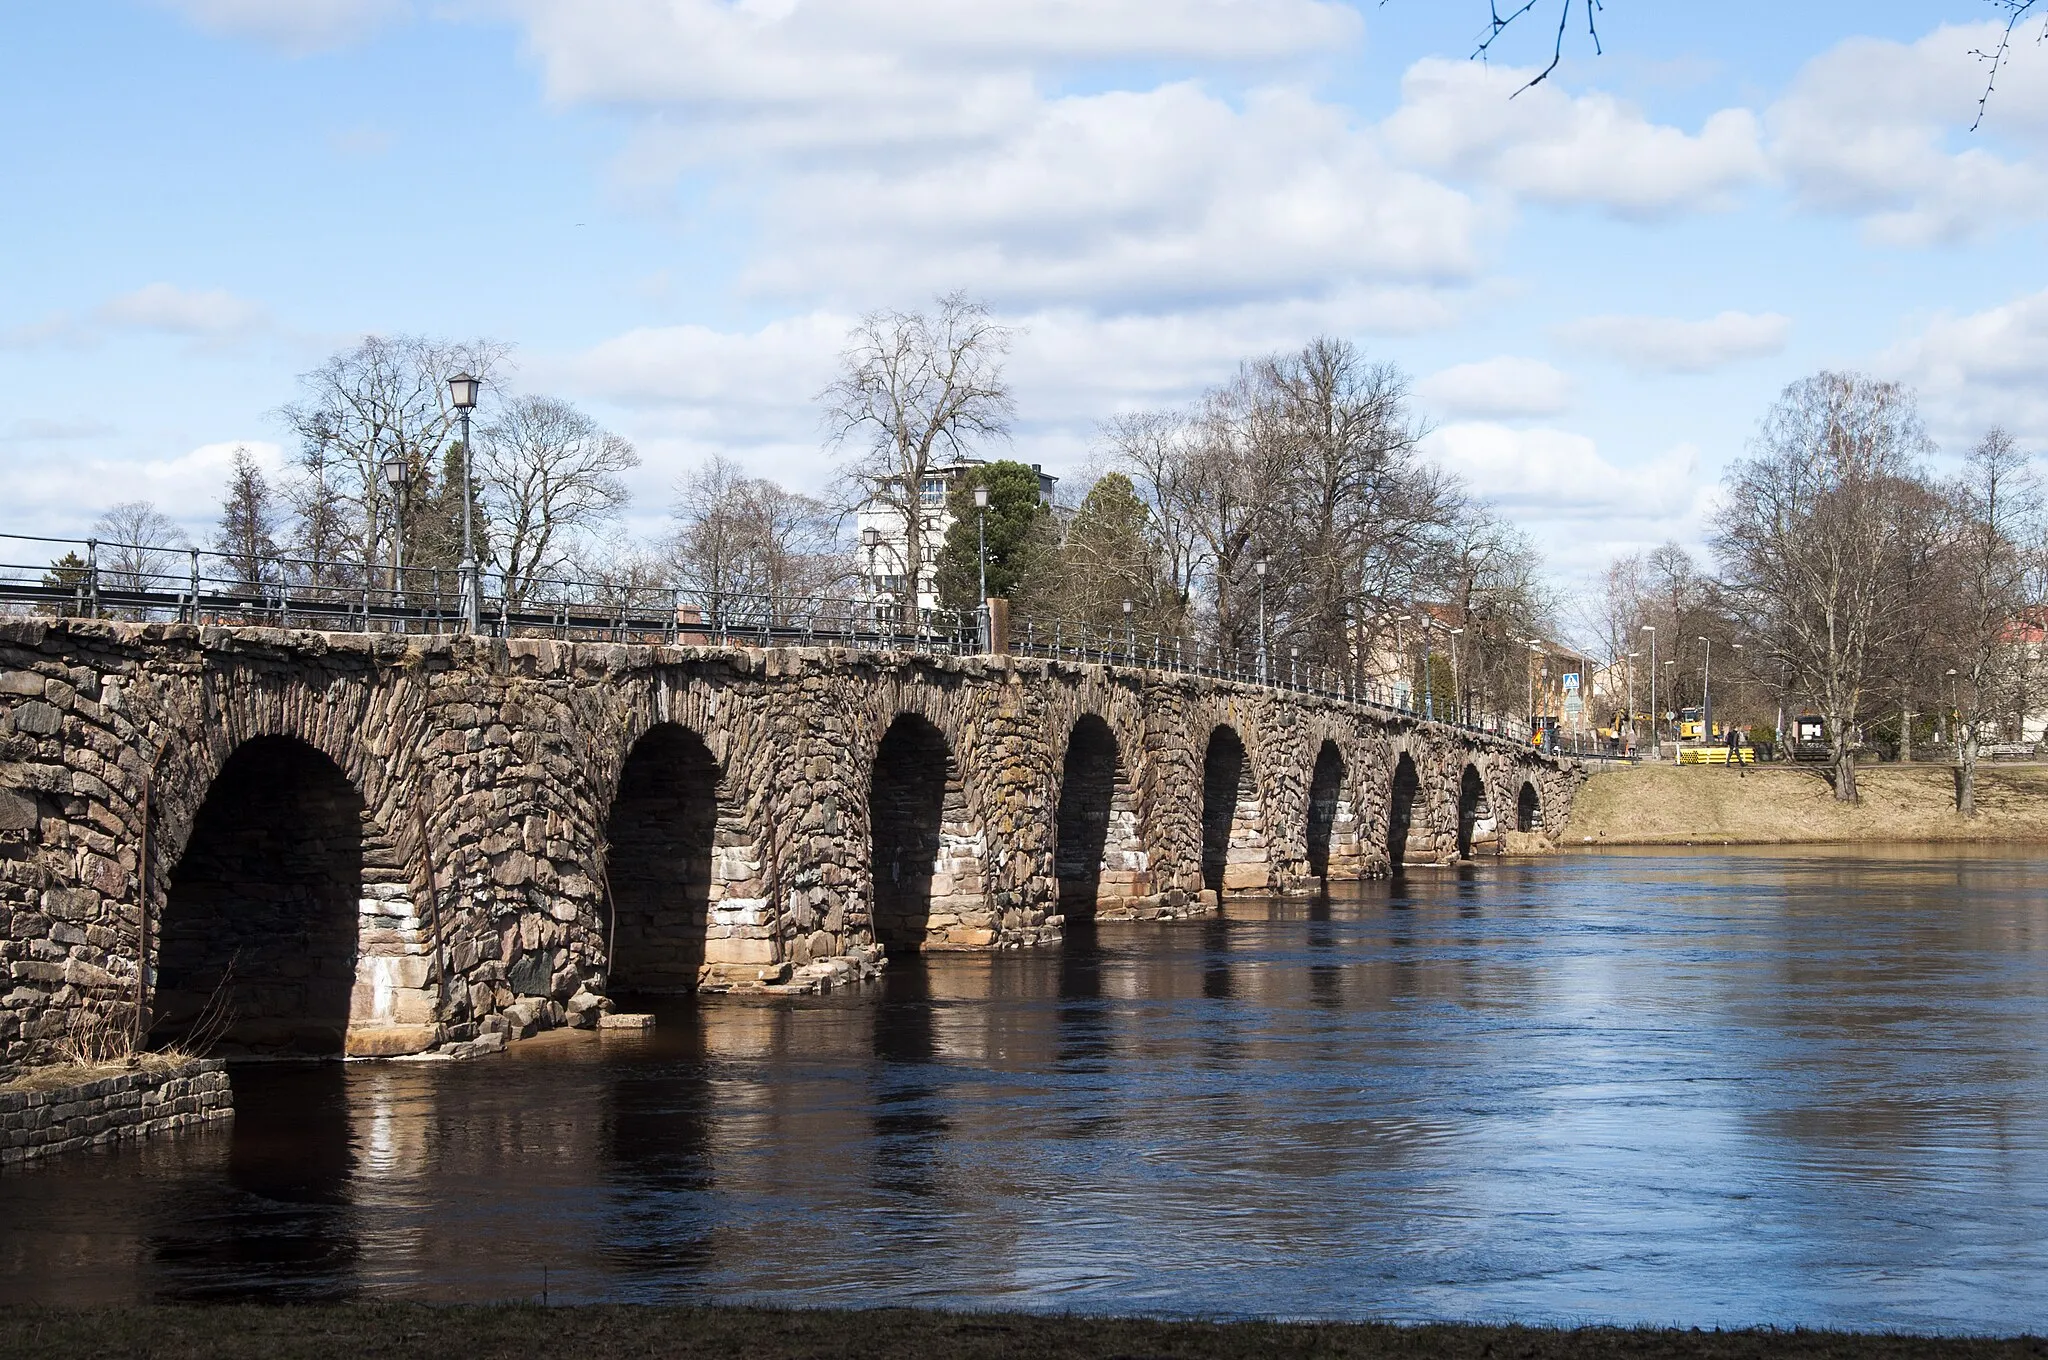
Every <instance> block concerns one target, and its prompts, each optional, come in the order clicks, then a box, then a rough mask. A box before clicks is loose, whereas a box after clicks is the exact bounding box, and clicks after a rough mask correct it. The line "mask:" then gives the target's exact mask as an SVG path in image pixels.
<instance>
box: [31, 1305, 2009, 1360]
mask: <svg viewBox="0 0 2048 1360" xmlns="http://www.w3.org/2000/svg"><path fill="white" fill-rule="evenodd" d="M854 1354H857V1355H881V1356H889V1357H892V1360H893V1358H894V1357H911V1358H913V1360H915V1358H921V1357H926V1356H929V1357H933V1360H940V1358H941V1357H945V1358H946V1360H954V1358H957V1360H1023V1358H1024V1357H1040V1356H1044V1357H1051V1356H1103V1357H1110V1356H1125V1357H1132V1356H1173V1357H1178V1358H1181V1360H1211V1358H1212V1357H1213V1360H1239V1358H1240V1357H1242V1358H1243V1360H1274V1358H1275V1357H1278V1356H1331V1357H1338V1356H1343V1357H1357V1358H1358V1360H1364V1358H1365V1357H1378V1356H1386V1357H1403V1360H1435V1358H1436V1357H1446V1358H1455V1360H1466V1357H1470V1358H1471V1360H1479V1357H1500V1356H1516V1357H1523V1360H1553V1357H1555V1360H1567V1357H1571V1358H1572V1360H1601V1358H1602V1357H1610V1356H1611V1357H1631V1358H1633V1357H1652V1356H1677V1357H1694V1356H1698V1357H1713V1358H1714V1360H1747V1357H1752V1356H1755V1357H1764V1356H1770V1357H1797V1358H1798V1360H1835V1357H1849V1356H1858V1357H1875V1360H1889V1358H1890V1357H1894V1356H1897V1357H1905V1356H1941V1357H1948V1356H1954V1357H1958V1360H1963V1358H1968V1360H1976V1358H1977V1357H1994V1356H1995V1357H1999V1358H2000V1360H2005V1357H2014V1358H2015V1360H2016V1358H2017V1357H2021V1356H2027V1357H2043V1356H2048V1341H2043V1340H2041V1339H2039V1338H2021V1339H2013V1340H1995V1339H1990V1338H1974V1337H1956V1338H1947V1339H1939V1340H1934V1339H1928V1338H1921V1337H1907V1336H1887V1335H1876V1334H1852V1333H1847V1332H1808V1331H1739V1332H1700V1331H1686V1332H1681V1331H1658V1330H1652V1329H1649V1328H1641V1329H1629V1328H1615V1327H1589V1328H1581V1329H1578V1330H1574V1331H1563V1330H1549V1329H1543V1328H1534V1327H1481V1326H1466V1325H1437V1326H1426V1327H1396V1326H1391V1325H1385V1324H1371V1323H1366V1324H1356V1323H1323V1324H1315V1323H1278V1322H1238V1323H1207V1322H1149V1321H1142V1320H1137V1319H1126V1318H1082V1317H1038V1316H1025V1315H1021V1314H1014V1313H933V1312H921V1311H913V1310H910V1309H900V1308H898V1309H882V1310H875V1311H872V1312H853V1311H847V1310H841V1309H822V1308H819V1309H794V1310H771V1309H749V1308H673V1307H662V1306H654V1305H648V1306H639V1307H581V1308H543V1307H539V1306H537V1305H505V1306H499V1307H481V1308H479V1307H457V1308H438V1307H428V1306H425V1305H418V1304H326V1305H298V1306H284V1307H257V1306H250V1305H236V1306H225V1307H218V1308H190V1307H182V1308H181V1307H166V1308H100V1309H81V1310H68V1309H65V1310H60V1309H43V1308H10V1309H8V1310H7V1311H6V1312H4V1313H0V1356H9V1357H11V1356H53V1355H61V1356H86V1355H90V1356H142V1355H147V1356H150V1357H151V1358H152V1360H179V1358H180V1357H185V1356H190V1357H194V1360H199V1358H200V1357H204V1358H205V1360H240V1358H241V1357H248V1358H249V1360H297V1358H298V1357H306V1358H307V1360H312V1358H313V1357H322V1360H325V1357H330V1356H336V1355H375V1356H382V1355H389V1356H405V1357H416V1356H422V1355H444V1356H460V1357H462V1360H500V1358H501V1357H502V1360H536V1357H541V1356H561V1355H567V1356H574V1357H576V1360H612V1358H613V1357H626V1356H631V1357H651V1356H706V1357H716V1360H740V1358H741V1357H761V1360H813V1358H815V1360H828V1357H829V1360H839V1357H842V1356H846V1355H854Z"/></svg>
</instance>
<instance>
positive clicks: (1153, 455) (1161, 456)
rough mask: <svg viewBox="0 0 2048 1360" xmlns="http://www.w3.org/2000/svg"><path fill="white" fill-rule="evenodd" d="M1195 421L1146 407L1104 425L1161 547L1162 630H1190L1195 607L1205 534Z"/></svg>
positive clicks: (1110, 449) (1113, 455) (1110, 451)
mask: <svg viewBox="0 0 2048 1360" xmlns="http://www.w3.org/2000/svg"><path fill="white" fill-rule="evenodd" d="M1194 438H1195V422H1194V421H1193V420H1192V419H1191V418H1189V416H1188V415H1187V414H1186V413H1184V412H1179V411H1144V412H1139V413H1136V414H1132V415H1124V416H1118V417H1116V418H1115V419H1114V420H1111V421H1110V422H1108V423H1107V424H1106V425H1104V426H1103V427H1102V432H1101V435H1100V439H1101V443H1102V447H1103V451H1104V453H1105V455H1106V456H1107V457H1108V458H1109V460H1110V461H1112V462H1113V463H1115V464H1117V465H1118V466H1120V467H1122V468H1123V469H1125V470H1126V471H1127V472H1128V473H1129V474H1130V481H1131V488H1132V490H1133V492H1134V493H1135V494H1136V495H1137V497H1138V498H1139V500H1140V501H1141V502H1142V503H1143V504H1144V505H1145V508H1146V511H1147V516H1146V518H1147V521H1148V523H1149V525H1150V527H1151V533H1152V538H1153V542H1154V544H1155V545H1156V546H1157V548H1158V553H1159V562H1158V572H1159V588H1160V591H1161V599H1160V604H1159V617H1158V619H1157V623H1158V626H1159V629H1160V631H1161V632H1164V633H1167V634H1172V635H1176V636H1180V635H1185V633H1186V630H1187V627H1188V625H1189V622H1190V620H1191V615H1192V612H1193V609H1194V603H1195V592H1196V589H1197V581H1196V573H1197V572H1198V571H1199V570H1200V568H1201V564H1202V535H1201V533H1200V532H1199V530H1198V529H1197V527H1196V524H1195V521H1194V517H1193V515H1192V514H1191V513H1189V512H1190V511H1191V510H1192V509H1193V508H1194V506H1195V504H1196V499H1197V498H1196V493H1195V490H1194V488H1193V486H1192V485H1191V483H1192V480H1193V472H1192V463H1193V459H1192V457H1191V446H1192V444H1193V442H1194Z"/></svg>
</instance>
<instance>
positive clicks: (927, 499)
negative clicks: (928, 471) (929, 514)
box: [918, 477, 946, 510]
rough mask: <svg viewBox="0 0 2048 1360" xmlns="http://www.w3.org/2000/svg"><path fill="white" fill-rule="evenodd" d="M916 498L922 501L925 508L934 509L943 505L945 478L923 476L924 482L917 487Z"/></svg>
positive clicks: (944, 500)
mask: <svg viewBox="0 0 2048 1360" xmlns="http://www.w3.org/2000/svg"><path fill="white" fill-rule="evenodd" d="M918 500H920V501H922V502H923V503H924V507H925V509H927V510H936V509H938V508H939V507H940V506H942V505H944V504H945V503H946V479H945V478H944V477H927V478H925V479H924V484H923V485H922V486H921V487H919V488H918Z"/></svg>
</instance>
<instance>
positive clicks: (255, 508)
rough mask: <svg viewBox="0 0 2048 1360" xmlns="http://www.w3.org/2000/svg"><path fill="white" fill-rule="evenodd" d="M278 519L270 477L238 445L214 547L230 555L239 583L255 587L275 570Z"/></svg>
mask: <svg viewBox="0 0 2048 1360" xmlns="http://www.w3.org/2000/svg"><path fill="white" fill-rule="evenodd" d="M278 521H279V514H278V508H277V499H276V497H275V496H274V495H273V494H272V492H271V490H270V481H269V479H268V478H266V477H265V476H264V475H263V469H262V468H260V467H258V466H257V465H256V460H255V459H254V458H251V457H250V456H249V450H248V449H246V448H241V447H237V448H236V449H235V464H234V467H233V468H232V469H231V470H230V471H229V473H228V489H227V495H226V497H225V498H224V499H223V500H222V501H221V508H220V528H219V529H218V530H216V531H215V533H214V537H213V550H214V551H215V552H217V553H219V554H221V556H223V557H225V558H227V559H228V563H229V566H230V568H231V569H232V570H233V571H234V573H235V580H236V581H237V583H239V584H241V585H243V586H248V587H254V586H257V585H259V584H261V583H262V582H263V581H264V580H265V579H267V576H268V574H269V573H271V572H273V571H275V567H274V566H273V565H272V559H274V558H276V556H277V529H278Z"/></svg>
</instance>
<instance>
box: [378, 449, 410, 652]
mask: <svg viewBox="0 0 2048 1360" xmlns="http://www.w3.org/2000/svg"><path fill="white" fill-rule="evenodd" d="M382 471H383V473H384V484H385V485H386V486H388V487H390V488H391V602H392V603H393V604H394V605H396V606H398V610H399V614H400V620H399V627H400V628H401V629H403V628H404V626H405V624H404V617H403V616H404V613H405V459H403V458H397V457H393V458H386V459H385V460H384V462H383V465H382Z"/></svg>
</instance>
